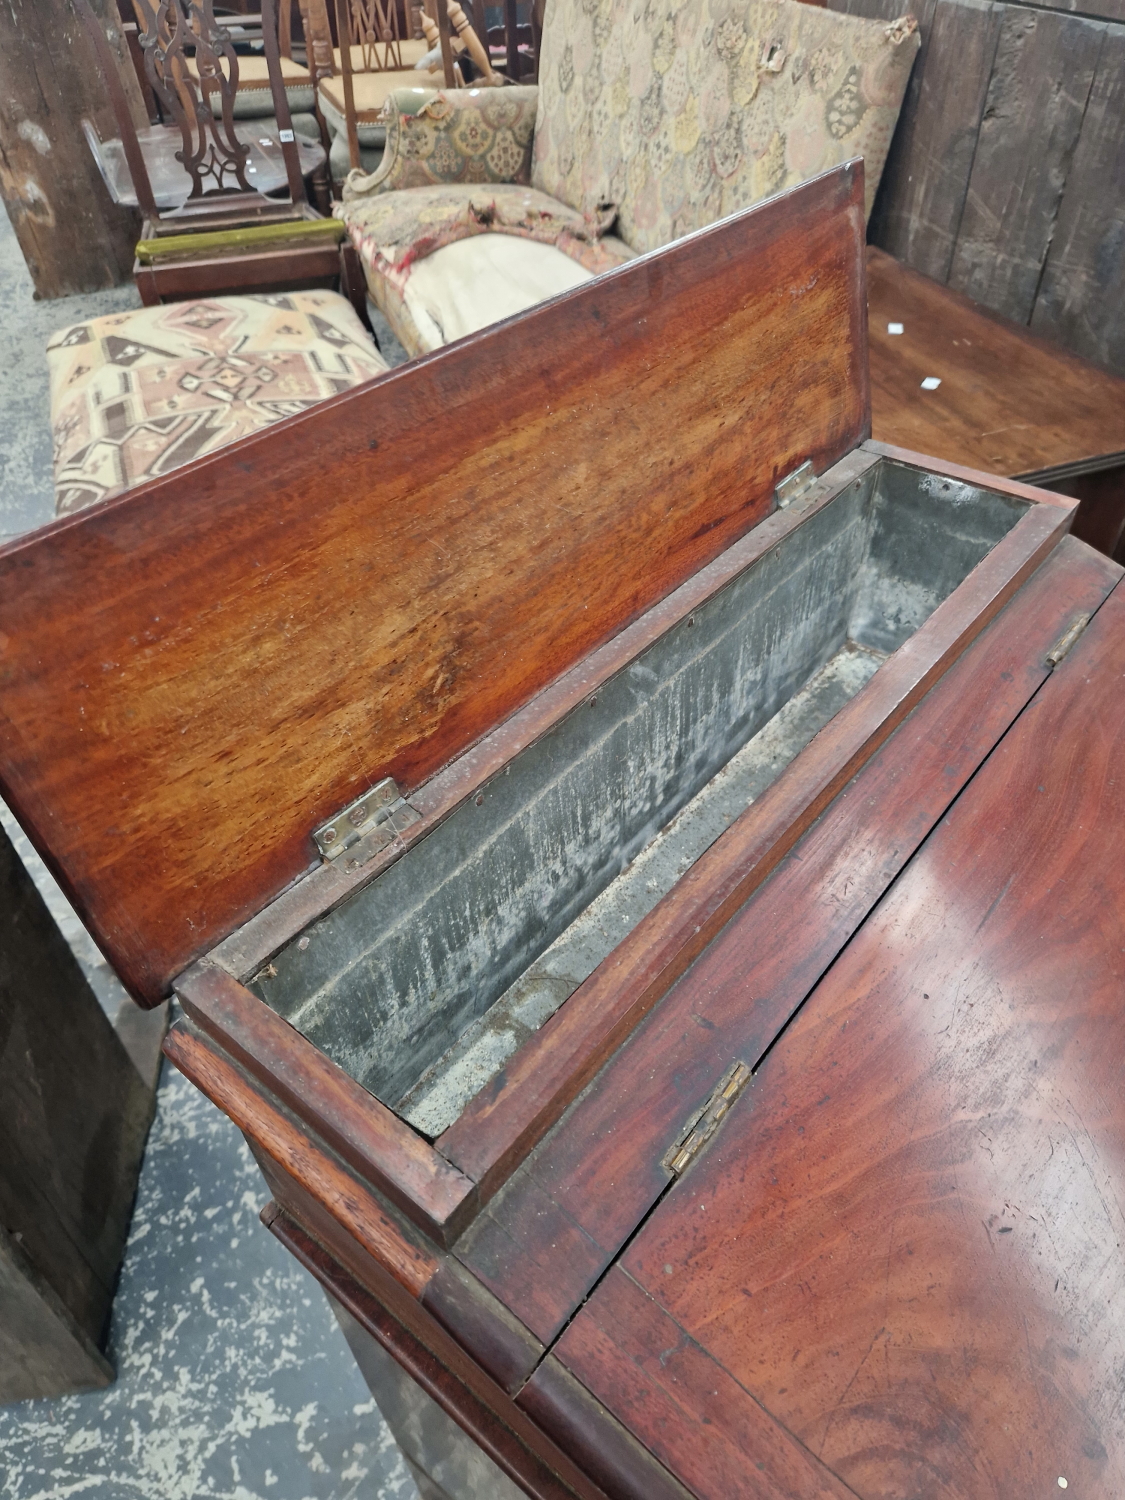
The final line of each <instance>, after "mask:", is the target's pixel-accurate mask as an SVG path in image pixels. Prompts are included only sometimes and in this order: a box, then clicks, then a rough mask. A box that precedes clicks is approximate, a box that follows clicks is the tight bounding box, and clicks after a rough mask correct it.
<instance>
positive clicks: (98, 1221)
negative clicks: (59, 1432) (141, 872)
mask: <svg viewBox="0 0 1125 1500" xmlns="http://www.w3.org/2000/svg"><path fill="white" fill-rule="evenodd" d="M154 1108H155V1100H154V1097H153V1090H152V1088H150V1087H148V1086H146V1084H145V1082H144V1081H143V1080H142V1079H141V1077H140V1074H139V1073H138V1072H137V1070H136V1068H135V1067H134V1066H133V1063H132V1062H131V1061H130V1058H129V1056H128V1054H127V1052H126V1051H125V1048H124V1047H123V1046H122V1044H121V1041H120V1040H119V1038H118V1036H117V1035H116V1033H115V1031H114V1029H113V1026H112V1025H111V1024H110V1021H109V1018H108V1017H107V1016H106V1015H105V1013H104V1011H103V1010H102V1008H101V1005H100V1004H99V1003H98V999H97V996H96V995H95V994H94V992H93V990H91V988H90V986H89V984H88V983H87V980H86V977H85V975H84V974H83V972H82V969H81V968H80V966H79V964H78V961H77V960H76V959H75V957H74V955H73V953H72V952H71V951H70V947H69V945H68V944H67V942H66V940H65V938H64V937H63V935H62V933H61V932H60V931H59V929H58V927H57V926H56V924H55V921H54V919H53V917H52V916H51V913H50V912H49V911H48V909H47V906H46V904H45V903H44V901H43V898H42V896H41V895H40V894H39V892H38V891H37V890H36V888H35V885H34V883H33V881H32V879H31V876H30V875H29V874H28V873H27V871H26V870H25V869H24V866H23V863H22V862H21V860H20V857H19V855H18V854H17V853H16V850H15V849H14V848H13V846H12V844H11V842H10V841H9V839H8V837H7V834H6V833H5V832H4V830H3V829H2V828H0V1262H2V1265H0V1281H2V1282H3V1283H4V1286H3V1290H2V1291H0V1306H2V1307H3V1314H2V1316H0V1402H9V1401H22V1400H29V1399H31V1398H33V1397H46V1396H59V1395H63V1394H66V1393H67V1392H69V1391H73V1390H80V1389H85V1388H86V1387H88V1386H90V1385H95V1384H96V1385H105V1384H106V1383H107V1381H108V1380H111V1379H112V1378H113V1372H112V1368H111V1367H110V1366H109V1365H108V1363H107V1362H106V1361H105V1360H104V1359H102V1358H101V1357H100V1355H99V1354H98V1349H99V1347H103V1346H104V1342H105V1335H106V1333H107V1331H108V1324H109V1313H110V1308H111V1306H112V1302H113V1292H114V1287H115V1286H116V1283H117V1275H118V1272H119V1270H120V1268H121V1258H122V1255H123V1254H124V1251H125V1237H126V1234H127V1232H128V1228H129V1220H130V1217H131V1216H132V1211H133V1199H134V1197H135V1195H136V1190H137V1175H138V1173H139V1171H140V1166H141V1156H142V1153H143V1151H144V1144H145V1137H146V1136H147V1134H148V1128H149V1125H150V1123H151V1121H152V1116H153V1110H154Z"/></svg>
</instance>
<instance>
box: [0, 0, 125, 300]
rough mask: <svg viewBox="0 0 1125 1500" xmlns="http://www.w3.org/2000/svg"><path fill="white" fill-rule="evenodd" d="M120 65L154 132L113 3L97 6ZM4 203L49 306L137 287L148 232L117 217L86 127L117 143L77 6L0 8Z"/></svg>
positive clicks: (65, 2)
mask: <svg viewBox="0 0 1125 1500" xmlns="http://www.w3.org/2000/svg"><path fill="white" fill-rule="evenodd" d="M92 3H93V5H94V9H95V11H97V12H98V15H99V18H100V19H101V20H102V21H103V22H104V23H105V27H106V31H107V34H108V35H109V37H110V42H111V46H112V47H114V48H115V49H116V55H117V56H118V57H119V59H120V62H121V69H120V76H121V79H122V82H123V83H124V84H125V85H126V88H127V90H128V93H129V96H130V100H131V102H132V103H133V104H134V114H135V117H136V121H137V123H138V124H139V125H147V123H148V121H147V119H145V116H144V109H143V105H142V104H141V99H140V91H139V89H138V87H137V83H136V78H135V75H134V73H133V65H132V62H131V61H130V59H129V56H128V53H127V51H126V49H125V45H124V42H123V41H122V39H121V36H120V33H119V31H118V30H117V7H116V5H115V4H114V3H113V0H92ZM0 55H2V56H3V59H4V64H3V79H4V87H3V91H2V94H0V193H2V195H3V198H4V206H5V208H6V209H7V211H8V217H9V218H10V219H11V221H12V227H13V229H14V230H15V232H16V238H17V239H18V240H19V244H20V249H21V250H22V251H23V256H24V259H25V260H26V262H27V268H28V270H29V271H30V272H31V276H32V279H33V281H34V282H35V289H36V293H37V295H38V296H40V297H65V296H69V295H71V294H72V293H76V292H92V291H96V290H98V288H100V287H109V286H117V285H118V284H119V283H121V282H123V281H128V279H129V270H130V267H131V265H132V263H133V243H134V241H135V240H136V238H137V233H138V230H139V228H140V219H139V215H138V214H137V212H136V211H135V210H132V209H126V208H119V207H117V206H116V205H115V204H114V203H113V201H112V199H111V198H110V196H109V191H108V189H107V188H106V186H105V184H104V182H103V181H102V179H101V175H100V173H99V172H98V168H97V165H96V163H95V161H94V158H93V155H92V153H91V151H90V148H89V146H88V145H87V144H86V138H85V136H84V135H83V134H82V130H81V128H80V124H79V122H80V121H81V120H82V119H83V118H86V119H89V120H90V121H91V123H92V124H93V125H94V127H95V128H96V129H97V131H98V133H99V135H100V136H101V137H102V139H103V140H104V139H105V138H106V137H107V136H114V135H117V134H118V131H117V129H116V126H115V123H114V116H113V111H112V109H111V108H110V107H109V103H108V97H107V93H106V87H105V85H104V83H103V82H102V80H101V78H100V77H99V74H98V69H97V65H96V62H95V59H94V56H93V49H92V48H91V46H90V44H89V42H88V40H87V38H86V34H85V31H84V30H83V27H82V24H81V22H80V21H79V20H78V18H77V16H76V15H75V12H74V9H73V7H72V6H71V5H70V4H69V0H12V3H11V4H9V5H5V6H3V7H2V8H0Z"/></svg>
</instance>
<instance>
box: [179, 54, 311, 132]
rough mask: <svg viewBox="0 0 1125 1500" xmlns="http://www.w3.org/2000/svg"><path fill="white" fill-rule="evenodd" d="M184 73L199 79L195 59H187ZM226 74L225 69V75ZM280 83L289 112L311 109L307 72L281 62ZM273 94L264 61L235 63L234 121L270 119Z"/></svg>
mask: <svg viewBox="0 0 1125 1500" xmlns="http://www.w3.org/2000/svg"><path fill="white" fill-rule="evenodd" d="M187 70H188V72H189V73H190V74H191V76H192V77H193V78H196V79H198V77H199V74H198V72H197V70H196V66H195V59H194V58H193V57H189V58H188V59H187ZM225 71H226V70H225V69H224V72H225ZM281 81H282V83H283V84H284V85H285V97H286V99H288V101H289V108H290V109H291V110H298V111H301V112H302V113H303V112H307V111H309V110H311V109H312V108H313V107H314V103H315V91H314V89H313V81H312V74H311V73H310V72H309V70H308V68H303V67H302V66H301V64H300V63H295V62H294V61H293V60H292V58H289V57H283V58H282V59H281ZM273 112H274V110H273V91H272V90H271V88H270V75H269V67H268V64H267V63H266V60H265V58H264V57H240V58H239V59H238V92H237V94H236V95H235V98H234V117H235V119H236V120H237V119H247V118H250V119H256V118H258V117H260V116H261V115H263V114H268V115H272V114H273Z"/></svg>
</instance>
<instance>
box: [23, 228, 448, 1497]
mask: <svg viewBox="0 0 1125 1500" xmlns="http://www.w3.org/2000/svg"><path fill="white" fill-rule="evenodd" d="M136 301H137V299H136V293H135V290H134V289H133V288H132V287H131V286H130V287H124V288H118V289H116V290H114V291H110V292H101V293H98V294H96V295H94V296H90V297H70V298H66V299H63V300H60V301H56V302H35V301H34V300H33V298H32V286H31V280H30V277H29V276H28V274H27V271H26V269H25V267H24V264H23V260H22V257H21V255H20V251H19V247H18V245H17V243H16V240H15V236H14V234H13V233H12V231H11V228H10V226H9V224H8V220H7V217H6V216H5V215H3V214H0V432H2V433H3V434H4V437H3V441H2V445H0V541H3V540H5V539H6V538H8V537H11V536H16V535H19V534H21V533H22V532H24V531H28V530H30V529H32V528H33V527H35V526H39V525H42V524H43V523H44V522H45V521H47V520H49V519H50V518H51V515H52V511H53V494H52V488H51V440H50V427H49V415H48V413H49V407H48V392H47V366H46V359H45V356H44V353H43V350H44V346H45V344H46V341H47V336H48V334H50V333H52V332H54V330H55V329H57V328H62V327H65V326H66V325H67V324H68V323H74V322H78V321H80V320H81V319H83V318H88V317H92V316H96V315H97V314H99V313H104V312H112V311H116V310H119V309H121V308H124V307H129V306H134V305H136ZM0 816H3V818H4V822H5V825H6V826H8V827H9V828H11V826H12V825H11V824H10V821H9V819H8V817H7V810H6V809H3V810H2V813H0ZM17 847H18V848H20V851H21V854H22V855H24V857H25V862H26V863H27V864H28V866H29V868H31V869H32V873H33V875H36V874H37V877H38V881H39V882H40V886H41V889H42V890H43V893H44V896H45V898H46V900H47V904H48V906H49V907H50V908H51V910H52V912H53V913H54V915H55V918H56V920H57V921H58V922H59V924H60V926H61V927H62V930H63V932H64V933H65V935H66V936H67V938H68V940H69V941H70V943H71V947H72V948H73V949H74V951H75V953H76V954H77V956H78V958H79V961H80V962H81V963H82V964H83V967H84V968H85V969H86V971H87V973H88V975H89V977H90V980H91V983H92V984H93V986H94V989H95V990H96V992H97V993H98V997H99V999H100V1000H101V1001H102V1003H103V1005H104V1006H105V1007H106V1009H107V1010H109V1011H110V1013H111V1014H112V1013H113V1012H114V1011H115V1009H116V1005H117V1003H118V1001H119V999H120V996H121V993H122V992H121V990H120V987H119V985H118V984H117V981H116V978H115V976H114V975H113V974H112V973H110V971H109V970H108V968H107V967H106V965H105V963H104V961H103V960H102V959H101V956H100V954H98V952H97V950H96V949H95V948H94V946H93V943H92V942H91V940H90V938H89V936H88V935H87V934H86V933H85V931H84V929H83V928H82V926H81V924H80V923H79V921H78V919H77V917H75V915H74V913H73V912H72V911H71V910H70V908H69V907H68V906H67V904H66V901H65V898H64V897H63V896H62V893H61V892H60V891H59V890H58V888H57V887H54V885H53V882H50V879H49V877H48V876H47V875H46V872H45V871H44V870H43V869H42V866H40V865H39V863H38V861H37V860H36V859H35V858H34V855H33V854H32V853H31V851H30V849H29V848H28V846H27V843H26V841H25V840H23V839H22V838H20V839H18V841H17ZM267 1197H268V1193H267V1192H266V1189H265V1186H264V1184H263V1182H262V1179H261V1177H260V1176H259V1174H258V1169H257V1167H256V1166H255V1165H254V1163H253V1161H252V1159H251V1157H250V1154H249V1152H248V1151H247V1149H246V1146H245V1145H244V1143H243V1141H242V1138H241V1136H240V1135H239V1134H238V1132H237V1131H236V1130H235V1128H234V1126H233V1125H231V1124H230V1123H229V1121H227V1120H226V1119H225V1118H224V1117H223V1116H222V1115H220V1114H219V1112H218V1111H217V1110H216V1109H215V1108H214V1106H213V1105H211V1104H210V1103H209V1102H208V1101H207V1100H206V1099H205V1098H203V1096H202V1095H201V1094H199V1093H197V1092H196V1090H195V1089H194V1088H193V1087H192V1086H191V1085H190V1084H189V1083H188V1082H187V1081H186V1080H185V1079H184V1078H182V1077H180V1075H179V1074H177V1073H176V1072H175V1071H174V1070H173V1069H172V1068H171V1067H170V1066H169V1065H168V1064H165V1067H164V1072H163V1075H162V1078H161V1083H160V1089H159V1094H158V1098H157V1114H156V1121H155V1123H154V1125H153V1128H152V1133H151V1135H150V1136H149V1141H148V1147H147V1150H146V1153H145V1159H144V1165H143V1168H142V1171H141V1180H140V1186H139V1189H138V1194H137V1204H136V1208H135V1211H134V1216H133V1222H132V1227H131V1229H130V1233H129V1243H128V1247H127V1249H126V1253H125V1263H124V1266H123V1269H122V1273H121V1282H120V1285H119V1288H118V1292H117V1298H116V1301H115V1303H114V1313H113V1322H112V1327H111V1331H110V1347H109V1355H110V1358H111V1359H112V1360H113V1362H114V1364H115V1365H116V1367H117V1372H118V1377H117V1381H116V1384H114V1385H112V1386H110V1387H109V1388H108V1389H107V1390H105V1391H100V1392H96V1393H93V1394H90V1395H83V1396H72V1397H67V1398H65V1399H61V1400H57V1401H28V1402H22V1403H20V1404H17V1405H14V1406H7V1407H0V1500H71V1497H79V1496H83V1497H90V1500H197V1497H214V1500H391V1497H394V1500H417V1493H418V1492H417V1490H416V1488H415V1486H414V1483H413V1481H412V1480H411V1479H410V1478H409V1477H408V1475H407V1471H406V1466H405V1464H404V1462H403V1459H402V1456H401V1454H400V1453H399V1451H398V1448H397V1447H396V1445H395V1444H394V1442H393V1440H392V1438H391V1436H390V1433H389V1432H388V1431H387V1428H386V1426H385V1424H384V1423H383V1421H382V1418H381V1417H380V1415H379V1412H378V1410H377V1408H376V1406H375V1404H374V1402H373V1401H372V1400H371V1398H370V1396H369V1394H368V1391H367V1387H366V1386H365V1385H364V1383H363V1380H362V1378H361V1377H360V1374H359V1372H358V1370H357V1369H356V1366H355V1364H354V1362H353V1360H352V1357H351V1354H350V1352H349V1350H348V1347H347V1345H346V1344H345V1342H344V1339H343V1336H342V1334H341V1333H340V1332H339V1330H338V1328H337V1326H336V1322H335V1320H334V1318H333V1317H332V1314H331V1313H330V1311H329V1308H328V1304H327V1302H326V1301H325V1299H324V1296H323V1294H322V1293H321V1291H320V1288H319V1287H318V1286H317V1284H316V1283H315V1282H314V1281H313V1280H312V1278H311V1277H310V1276H309V1275H308V1274H307V1273H306V1272H305V1271H303V1270H302V1269H301V1267H300V1266H298V1265H297V1264H296V1262H295V1261H294V1260H293V1259H292V1258H291V1257H290V1256H289V1255H288V1254H287V1252H286V1251H285V1250H283V1249H282V1247H281V1246H280V1245H279V1244H278V1243H277V1241H276V1240H274V1239H273V1238H272V1236H271V1235H270V1234H269V1233H268V1232H267V1231H266V1230H265V1229H264V1228H263V1227H262V1225H261V1224H260V1223H259V1221H258V1210H259V1209H260V1208H261V1207H262V1205H263V1203H264V1202H265V1201H266V1199H267Z"/></svg>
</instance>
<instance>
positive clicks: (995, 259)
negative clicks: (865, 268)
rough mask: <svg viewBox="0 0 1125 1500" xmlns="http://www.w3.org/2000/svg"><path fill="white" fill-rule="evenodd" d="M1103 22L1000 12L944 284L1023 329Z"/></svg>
mask: <svg viewBox="0 0 1125 1500" xmlns="http://www.w3.org/2000/svg"><path fill="white" fill-rule="evenodd" d="M1104 31H1105V26H1104V25H1103V24H1102V23H1100V22H1094V21H1086V20H1082V19H1080V18H1078V17H1076V16H1062V15H1057V14H1054V13H1051V12H1049V11H1034V10H1025V9H1023V8H1022V7H1020V8H1017V7H1015V6H1010V7H1008V8H1007V10H1006V12H1005V15H1004V19H1003V23H1002V25H1001V28H1000V37H999V40H998V42H997V46H996V57H995V61H994V63H993V70H992V78H991V80H990V82H989V85H988V99H987V102H986V104H985V110H984V116H983V119H982V121H981V127H980V134H979V136H978V138H977V148H976V155H975V158H974V160H973V170H972V175H971V176H970V178H969V188H968V194H967V196H966V199H965V209H964V213H963V214H962V216H961V224H960V228H959V230H958V236H957V248H956V250H955V251H954V255H953V261H952V264H951V267H950V275H949V282H950V285H951V286H954V287H957V288H958V290H960V291H963V292H967V293H968V295H969V296H970V297H972V298H974V300H975V301H977V302H983V303H984V304H985V306H986V307H991V308H994V309H995V310H996V311H997V312H1000V313H1003V314H1004V315H1005V316H1007V317H1009V318H1014V319H1016V321H1017V322H1020V323H1027V322H1028V321H1029V320H1030V318H1031V314H1032V310H1033V309H1034V306H1035V297H1036V292H1037V290H1038V287H1039V279H1040V276H1041V275H1042V272H1043V266H1044V263H1045V261H1046V259H1047V251H1048V249H1049V248H1050V244H1051V236H1052V233H1053V231H1054V226H1055V219H1056V217H1057V215H1058V211H1059V205H1060V202H1061V200H1062V190H1063V184H1064V182H1065V180H1066V172H1067V167H1068V165H1069V163H1070V158H1071V156H1072V154H1073V152H1074V147H1075V143H1076V142H1077V140H1078V133H1079V130H1080V128H1081V124H1082V116H1083V113H1084V111H1085V109H1086V101H1087V99H1088V98H1089V94H1090V85H1091V84H1092V82H1093V79H1094V70H1095V65H1096V63H1097V58H1098V52H1099V49H1100V47H1101V43H1102V35H1103V33H1104Z"/></svg>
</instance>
